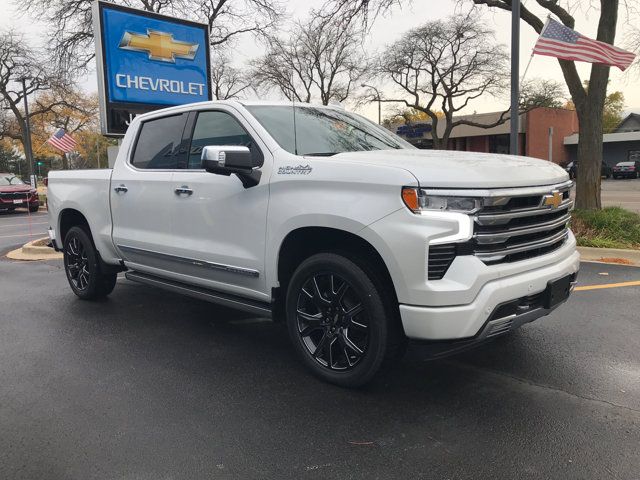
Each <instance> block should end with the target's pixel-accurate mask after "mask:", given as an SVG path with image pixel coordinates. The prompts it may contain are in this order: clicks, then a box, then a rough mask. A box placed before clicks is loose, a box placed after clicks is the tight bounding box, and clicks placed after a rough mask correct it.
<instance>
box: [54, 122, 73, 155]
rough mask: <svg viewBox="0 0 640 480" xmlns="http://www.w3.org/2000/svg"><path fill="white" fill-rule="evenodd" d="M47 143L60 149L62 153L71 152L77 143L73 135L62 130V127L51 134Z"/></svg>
mask: <svg viewBox="0 0 640 480" xmlns="http://www.w3.org/2000/svg"><path fill="white" fill-rule="evenodd" d="M47 143H48V144H49V145H53V146H54V147H56V148H57V149H59V150H62V151H63V152H64V153H69V152H72V151H73V149H74V148H76V145H77V143H76V141H75V140H74V139H73V137H72V136H71V135H69V134H68V133H67V132H65V131H64V128H60V129H59V130H58V131H57V132H56V133H54V134H53V135H51V138H49V140H47Z"/></svg>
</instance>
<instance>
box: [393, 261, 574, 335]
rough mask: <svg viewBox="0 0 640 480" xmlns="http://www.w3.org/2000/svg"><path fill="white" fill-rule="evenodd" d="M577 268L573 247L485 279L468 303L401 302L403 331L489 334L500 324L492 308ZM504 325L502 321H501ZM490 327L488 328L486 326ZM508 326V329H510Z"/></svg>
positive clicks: (531, 314)
mask: <svg viewBox="0 0 640 480" xmlns="http://www.w3.org/2000/svg"><path fill="white" fill-rule="evenodd" d="M579 268H580V255H579V254H578V252H577V251H575V250H574V249H572V250H571V253H570V254H569V255H568V256H566V257H565V258H564V259H562V260H559V261H557V262H556V263H553V264H550V265H546V266H544V267H541V268H536V269H533V270H527V271H524V272H522V273H518V274H514V275H509V276H504V277H502V278H498V279H495V280H492V281H490V282H488V283H486V284H485V285H484V286H483V287H482V288H481V289H480V291H479V293H478V295H477V296H476V297H475V299H474V300H473V301H472V302H470V303H467V304H463V305H454V306H442V307H426V306H415V305H403V304H401V305H400V315H401V318H402V325H403V327H404V331H405V334H406V335H407V337H409V338H410V339H417V340H454V341H455V340H461V339H474V338H478V337H481V338H480V340H482V339H483V338H484V337H485V336H487V335H490V334H491V332H492V331H493V330H494V328H498V329H499V327H500V326H501V325H500V324H501V322H500V321H501V320H504V319H503V318H494V317H492V316H493V315H494V312H496V310H497V309H498V307H500V306H501V305H503V304H506V303H508V302H512V301H514V300H518V299H524V298H526V297H533V296H535V295H536V294H539V293H541V292H544V291H545V290H546V288H547V284H548V283H549V282H550V281H553V280H557V279H559V278H562V277H564V276H566V275H576V274H577V272H578V270H579ZM550 311H551V309H545V308H534V309H532V310H530V311H526V312H523V313H522V314H521V316H520V315H518V316H517V317H520V318H517V319H516V318H511V324H510V328H511V327H513V328H515V327H516V326H519V325H521V324H522V323H526V322H530V321H533V320H535V319H537V318H539V317H542V316H544V315H547V314H549V312H550ZM502 327H505V325H502ZM487 328H489V330H487ZM510 328H509V329H510Z"/></svg>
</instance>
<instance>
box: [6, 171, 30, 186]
mask: <svg viewBox="0 0 640 480" xmlns="http://www.w3.org/2000/svg"><path fill="white" fill-rule="evenodd" d="M8 185H24V182H23V181H22V180H20V179H19V178H18V177H16V176H15V175H12V174H10V173H4V174H2V173H0V186H2V187H6V186H8Z"/></svg>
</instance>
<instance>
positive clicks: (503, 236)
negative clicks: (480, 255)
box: [473, 213, 571, 245]
mask: <svg viewBox="0 0 640 480" xmlns="http://www.w3.org/2000/svg"><path fill="white" fill-rule="evenodd" d="M570 219H571V215H569V213H566V214H565V215H563V216H562V217H560V218H558V219H555V220H552V221H550V222H543V223H536V224H535V225H534V226H524V227H516V228H512V229H507V230H501V231H497V232H491V233H475V234H474V235H473V236H474V237H475V239H476V241H477V243H478V244H480V245H486V244H492V243H504V242H506V241H507V240H509V239H510V238H512V237H519V236H522V235H529V234H532V233H539V232H544V231H547V230H553V229H554V228H558V227H561V226H563V225H566V224H567V222H569V220H570Z"/></svg>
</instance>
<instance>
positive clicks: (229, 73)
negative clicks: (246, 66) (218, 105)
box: [211, 53, 252, 100]
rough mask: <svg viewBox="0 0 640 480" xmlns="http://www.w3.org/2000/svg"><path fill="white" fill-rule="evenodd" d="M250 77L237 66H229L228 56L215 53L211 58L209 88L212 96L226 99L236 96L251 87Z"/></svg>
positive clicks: (217, 98)
mask: <svg viewBox="0 0 640 480" xmlns="http://www.w3.org/2000/svg"><path fill="white" fill-rule="evenodd" d="M251 84H252V82H251V79H250V78H249V76H248V75H246V74H245V73H244V72H243V71H242V70H240V69H239V68H235V67H233V66H231V62H230V60H229V57H228V56H227V55H226V54H224V53H217V54H214V55H213V58H212V59H211V89H212V93H213V98H215V99H216V100H227V99H230V98H237V97H238V96H240V95H241V94H242V93H243V92H244V91H246V90H248V89H249V88H251Z"/></svg>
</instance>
